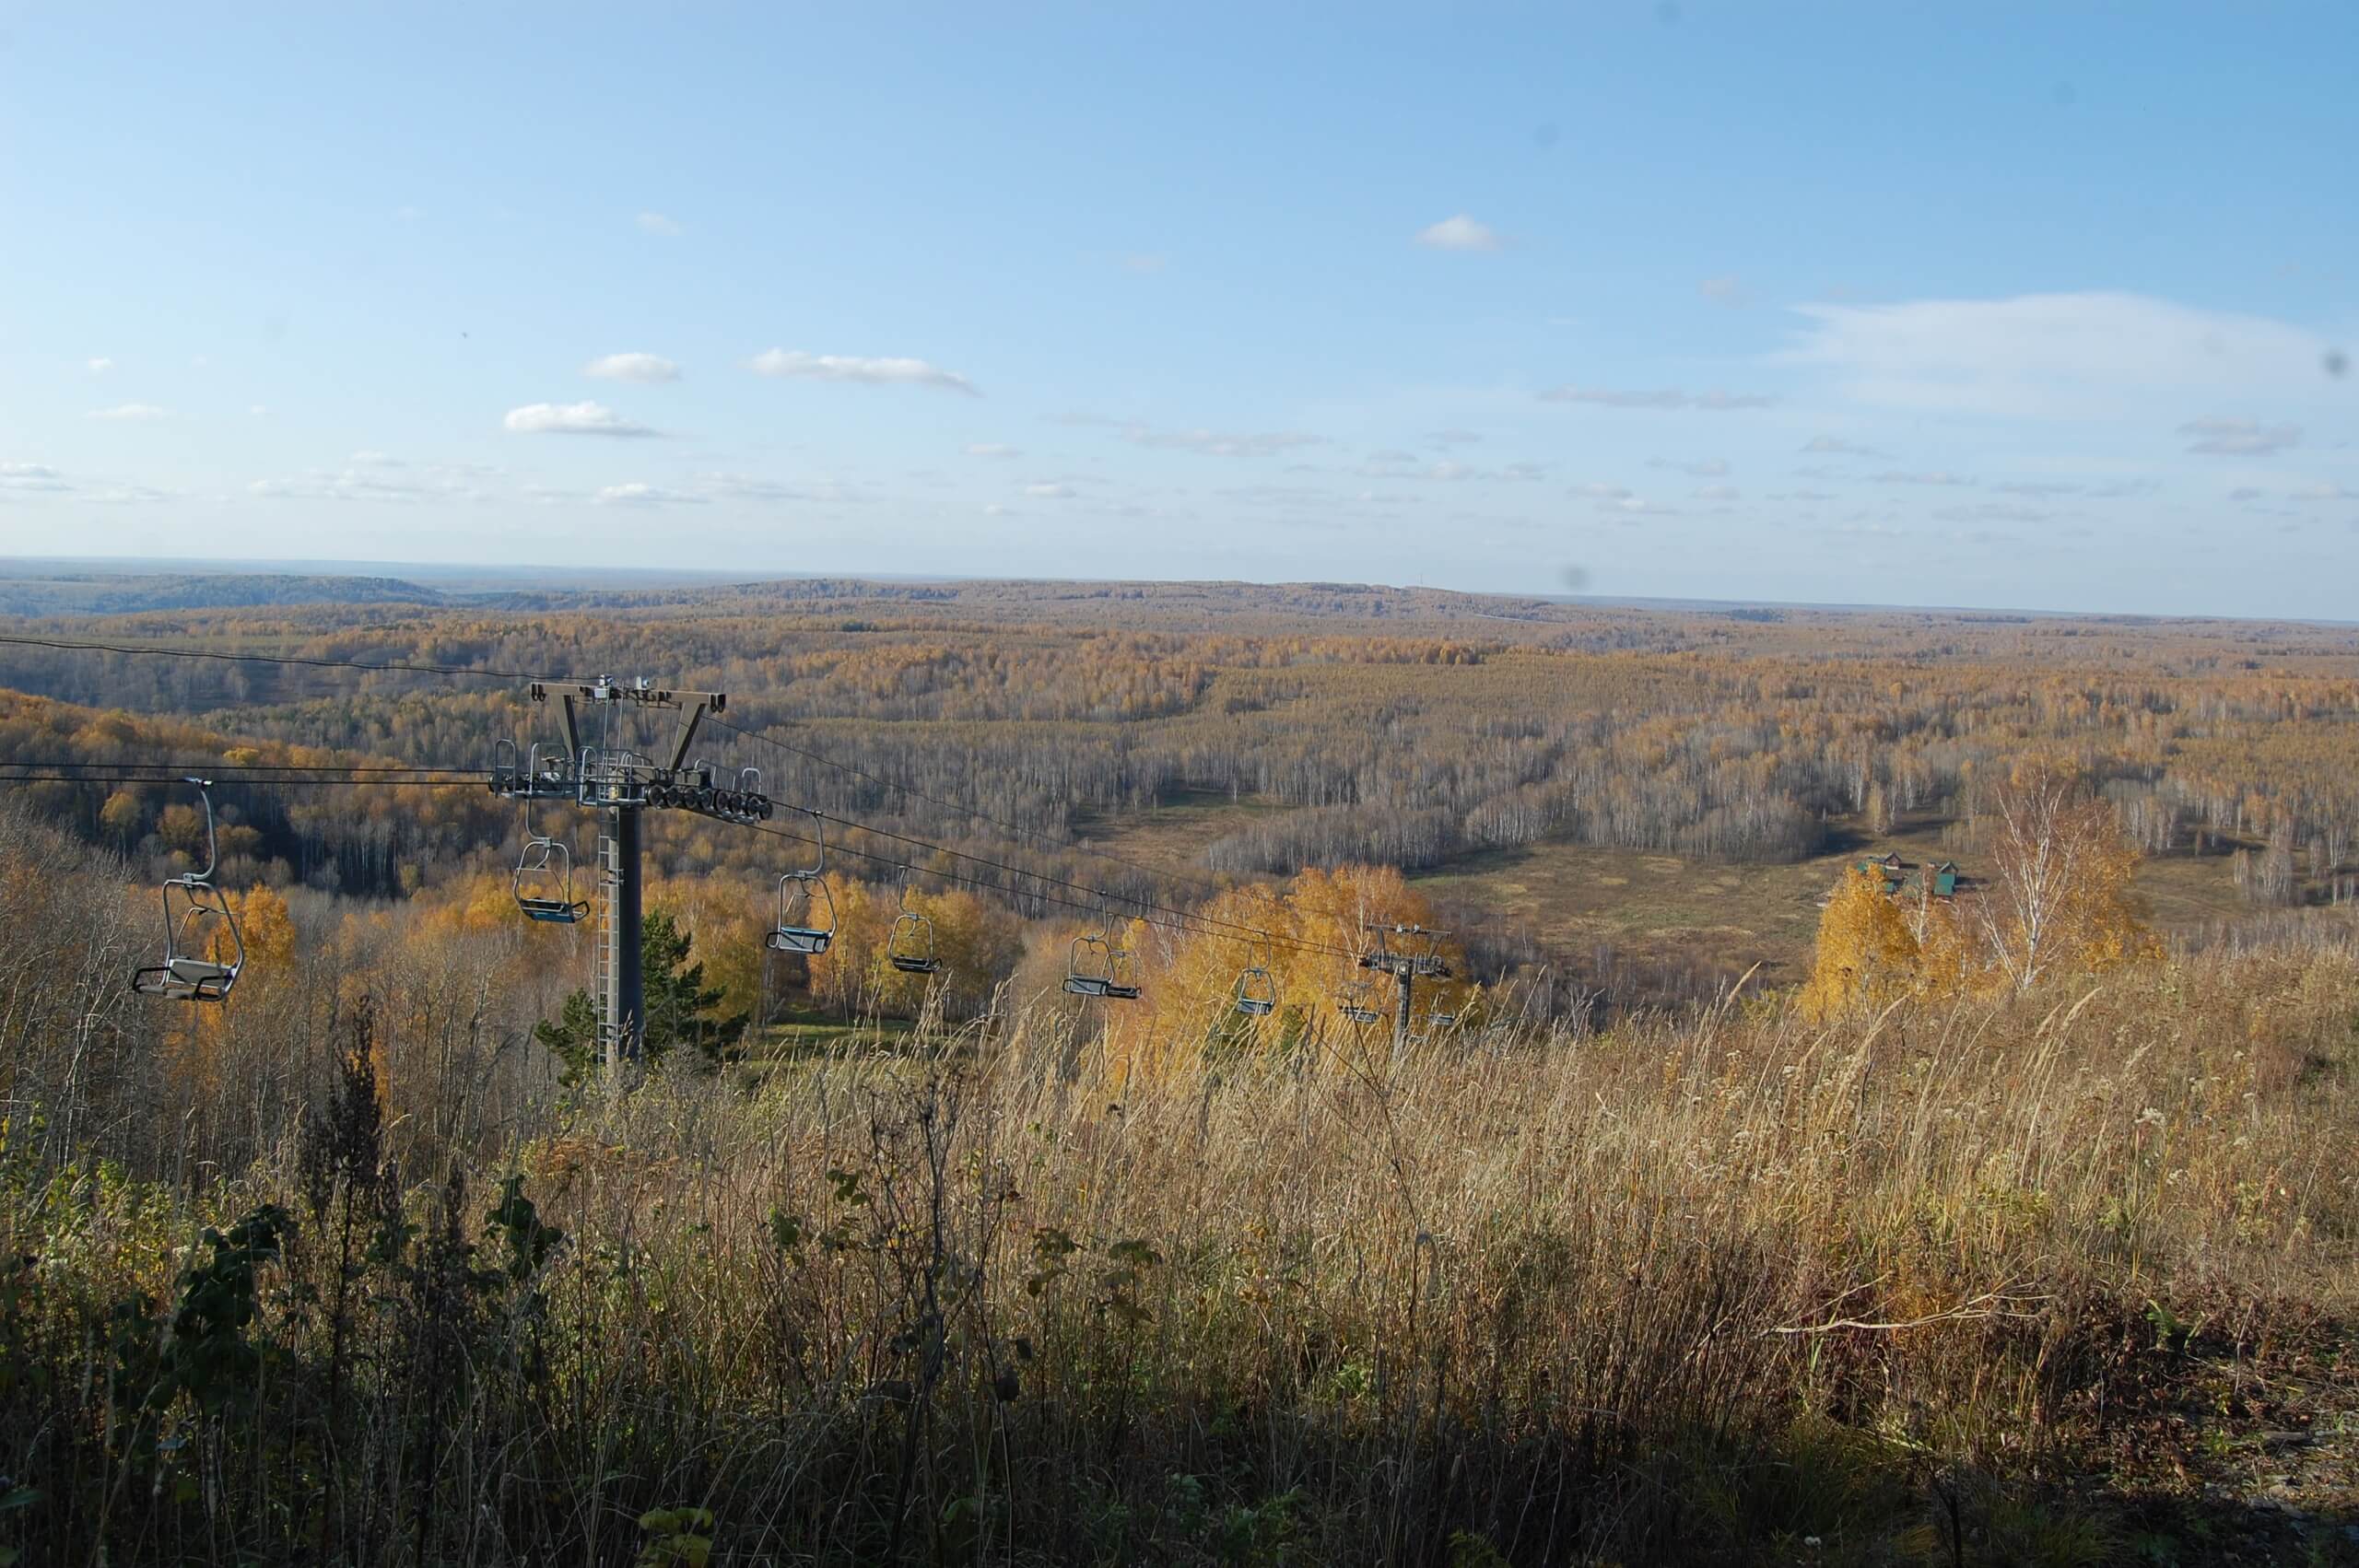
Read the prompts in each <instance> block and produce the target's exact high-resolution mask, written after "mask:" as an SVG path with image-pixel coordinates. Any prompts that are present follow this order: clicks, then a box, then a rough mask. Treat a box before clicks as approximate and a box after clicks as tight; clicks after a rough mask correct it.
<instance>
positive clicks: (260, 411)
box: [246, 403, 270, 419]
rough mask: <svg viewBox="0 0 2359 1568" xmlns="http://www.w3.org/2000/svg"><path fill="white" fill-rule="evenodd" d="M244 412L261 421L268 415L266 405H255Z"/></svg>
mask: <svg viewBox="0 0 2359 1568" xmlns="http://www.w3.org/2000/svg"><path fill="white" fill-rule="evenodd" d="M246 412H247V413H248V414H251V415H253V416H254V417H255V418H257V419H261V418H264V417H265V416H267V415H269V413H270V409H269V408H268V407H267V406H266V405H264V404H259V403H257V404H251V405H250V406H248V408H247V409H246Z"/></svg>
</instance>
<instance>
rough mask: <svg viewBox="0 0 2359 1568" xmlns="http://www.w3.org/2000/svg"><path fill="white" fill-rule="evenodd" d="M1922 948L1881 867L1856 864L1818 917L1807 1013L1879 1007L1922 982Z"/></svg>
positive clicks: (1825, 1015)
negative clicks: (1886, 889) (1888, 889)
mask: <svg viewBox="0 0 2359 1568" xmlns="http://www.w3.org/2000/svg"><path fill="white" fill-rule="evenodd" d="M1919 956H1920V948H1919V943H1918V940H1917V933H1916V932H1914V931H1913V930H1910V929H1909V924H1908V918H1907V916H1906V915H1904V914H1903V913H1902V912H1901V909H1900V907H1899V906H1898V905H1896V904H1895V903H1894V902H1893V900H1892V899H1891V898H1890V897H1888V896H1886V895H1885V893H1884V875H1883V873H1882V872H1876V871H1870V870H1865V869H1862V868H1860V867H1858V866H1853V867H1850V868H1848V870H1846V871H1845V872H1844V873H1843V879H1842V880H1841V881H1840V882H1838V883H1836V886H1835V893H1834V895H1833V896H1832V897H1830V898H1829V899H1827V901H1826V909H1825V913H1823V914H1822V915H1820V916H1819V918H1818V940H1817V942H1816V944H1815V945H1814V947H1813V950H1812V954H1811V969H1810V978H1809V979H1808V980H1807V981H1805V982H1804V983H1803V986H1802V996H1801V999H1800V1000H1801V1005H1802V1014H1803V1016H1804V1017H1806V1018H1809V1019H1811V1020H1813V1022H1816V1023H1825V1022H1827V1021H1829V1020H1831V1019H1836V1018H1840V1017H1843V1016H1845V1015H1847V1014H1848V1013H1852V1012H1859V1011H1860V1010H1862V1009H1866V1008H1872V1007H1879V1006H1882V1005H1883V1004H1884V1002H1886V1001H1889V1000H1891V999H1892V998H1893V997H1895V996H1896V995H1898V994H1899V993H1900V992H1902V991H1905V990H1908V989H1913V988H1914V987H1915V986H1916V985H1917V984H1918V982H1919Z"/></svg>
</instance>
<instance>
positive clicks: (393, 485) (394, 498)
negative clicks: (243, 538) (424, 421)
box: [246, 451, 496, 505]
mask: <svg viewBox="0 0 2359 1568" xmlns="http://www.w3.org/2000/svg"><path fill="white" fill-rule="evenodd" d="M493 472H496V471H494V470H487V469H483V468H479V467H476V466H474V465H471V464H463V465H455V466H446V465H435V466H431V467H427V468H419V469H413V468H412V467H411V466H410V465H409V464H408V463H407V462H404V461H403V460H401V459H399V458H395V457H390V456H388V455H386V454H385V453H383V452H379V451H357V452H354V453H353V454H352V456H351V458H350V459H349V460H348V461H347V462H346V465H345V466H344V467H342V468H313V469H306V470H305V471H304V472H302V473H300V474H289V475H288V476H287V477H285V478H279V479H257V480H255V481H253V482H252V484H250V485H248V486H246V493H247V494H248V495H250V496H253V497H259V498H261V499H264V500H279V501H374V502H381V503H384V504H388V505H401V504H405V503H415V502H419V501H441V502H449V501H468V500H484V499H488V498H489V497H487V494H486V492H485V491H484V490H483V488H482V486H481V485H480V484H479V481H480V480H481V479H482V478H483V477H484V476H485V475H486V474H489V473H493Z"/></svg>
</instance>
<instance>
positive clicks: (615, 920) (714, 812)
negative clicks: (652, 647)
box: [491, 677, 771, 1076]
mask: <svg viewBox="0 0 2359 1568" xmlns="http://www.w3.org/2000/svg"><path fill="white" fill-rule="evenodd" d="M551 689H552V688H551V687H549V686H548V685H544V684H542V683H539V682H535V683H534V684H533V685H531V686H530V687H528V688H527V695H528V696H530V697H531V698H532V700H533V701H534V702H536V703H546V701H547V700H548V698H549V693H550V691H551ZM557 695H558V696H559V697H560V699H561V700H562V702H563V704H564V712H565V749H564V751H563V753H562V754H559V753H558V752H557V749H556V748H555V747H553V746H552V747H546V748H544V747H539V746H535V747H534V748H533V750H532V751H531V752H530V753H529V754H526V755H525V756H524V757H523V758H522V765H521V766H520V763H519V757H518V755H517V752H516V749H515V746H514V745H513V743H508V742H502V743H500V745H499V748H497V750H496V753H495V755H494V758H493V763H492V770H491V791H492V793H493V794H495V795H499V796H502V797H504V798H506V799H509V800H512V801H520V802H526V805H527V810H528V811H529V809H530V802H534V801H544V800H557V801H566V802H572V803H574V804H577V805H581V806H583V807H585V808H588V809H589V810H592V811H598V812H604V813H606V819H607V820H606V831H605V832H604V833H602V834H601V835H600V836H599V839H598V885H597V896H596V899H595V901H594V903H593V905H591V906H590V907H591V910H592V913H593V922H594V923H593V928H592V929H593V934H594V939H595V940H594V941H593V944H592V946H591V956H590V967H591V986H590V993H591V996H592V998H593V1000H594V1001H595V1002H596V1005H597V1012H598V1047H599V1051H600V1054H601V1055H602V1056H603V1057H604V1059H605V1063H606V1070H607V1072H608V1074H609V1075H610V1076H615V1075H619V1074H620V1073H621V1072H622V1071H623V1070H624V1069H625V1067H626V1065H627V1064H629V1063H634V1062H636V1061H638V1060H639V1059H640V1056H641V1054H642V1052H643V1049H644V1047H645V1044H646V1037H647V977H646V975H645V973H644V970H643V969H642V966H641V964H640V935H641V924H642V915H643V907H642V902H641V894H642V888H643V885H644V883H643V880H642V875H641V872H640V837H641V836H640V813H642V812H644V811H646V810H647V808H649V807H650V806H658V807H677V808H680V809H684V810H687V811H694V812H698V813H702V814H704V815H708V816H715V817H719V818H721V819H722V820H723V821H727V822H755V821H761V820H764V819H766V818H768V817H769V814H770V810H771V805H770V802H769V797H767V796H766V795H764V794H763V793H762V792H761V777H760V774H759V772H758V770H756V769H753V768H746V769H744V770H742V771H741V773H740V774H739V776H738V777H737V778H736V779H735V780H734V783H735V784H736V785H737V786H738V787H737V788H734V789H732V788H728V787H725V786H722V785H721V784H719V783H718V781H717V780H716V779H715V778H714V776H713V770H712V769H711V768H710V767H708V766H705V765H704V764H703V763H701V762H699V763H697V764H695V765H694V766H691V765H690V764H689V763H688V748H689V747H690V746H691V745H693V744H694V743H695V742H696V735H697V726H698V723H700V722H701V721H702V720H703V719H704V716H705V715H706V714H708V713H718V712H720V711H722V709H723V708H726V707H727V706H728V704H729V698H728V696H726V695H725V694H723V693H721V692H675V691H668V690H664V689H663V688H661V687H657V686H655V685H651V684H650V683H649V682H647V681H645V680H640V681H635V682H632V683H630V684H628V685H624V684H622V683H620V682H617V681H615V680H612V679H609V678H605V677H601V678H600V679H598V680H597V681H594V682H593V683H591V684H589V685H577V686H571V687H567V688H560V689H558V691H557ZM656 714H661V715H666V716H669V715H677V716H678V717H677V721H676V729H675V732H674V734H673V737H672V740H671V744H670V747H669V749H668V750H667V751H666V752H665V753H664V755H663V756H662V757H661V758H660V759H659V758H658V757H656V756H653V755H649V754H647V753H645V752H640V751H636V750H633V749H631V748H630V747H629V746H628V745H627V744H624V743H622V741H621V740H618V738H617V737H618V735H620V736H622V737H624V738H625V739H627V738H628V735H629V733H630V732H631V731H635V730H643V729H646V728H647V727H648V726H646V725H645V724H643V723H641V724H630V723H628V722H626V716H636V715H656ZM593 732H594V734H595V738H594V739H591V738H588V737H589V736H590V735H591V734H592V733H593ZM749 784H750V786H751V787H750V788H748V787H747V786H748V785H749ZM526 853H527V855H528V856H530V854H531V853H532V850H531V848H529V847H528V848H527V851H526ZM521 874H522V873H521V872H520V876H521ZM555 907H558V908H566V907H571V908H576V909H578V908H580V907H581V906H578V905H572V904H571V903H570V893H569V891H568V893H567V895H565V897H563V898H560V899H558V900H557V901H556V904H555ZM558 918H564V917H558Z"/></svg>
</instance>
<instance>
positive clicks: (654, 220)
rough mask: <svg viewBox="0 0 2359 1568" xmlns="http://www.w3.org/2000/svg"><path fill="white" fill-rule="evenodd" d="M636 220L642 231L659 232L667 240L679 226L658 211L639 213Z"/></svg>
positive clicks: (648, 232) (675, 232)
mask: <svg viewBox="0 0 2359 1568" xmlns="http://www.w3.org/2000/svg"><path fill="white" fill-rule="evenodd" d="M638 221H639V227H640V232H642V233H646V234H661V235H663V237H664V238H665V239H667V240H668V239H670V238H671V237H673V236H674V235H676V234H678V233H679V232H680V226H679V225H678V224H676V223H675V222H673V221H672V220H671V219H670V218H668V217H665V216H663V214H662V213H660V212H643V213H640V215H639V219H638Z"/></svg>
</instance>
